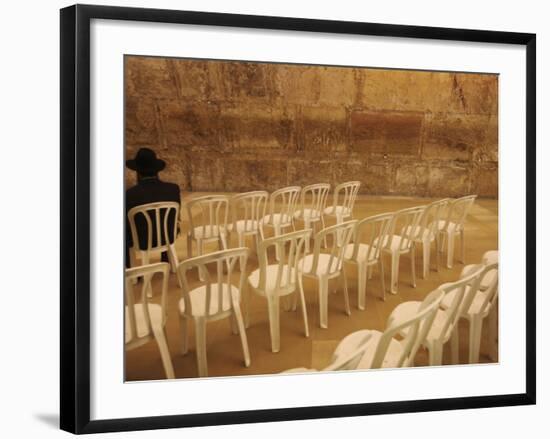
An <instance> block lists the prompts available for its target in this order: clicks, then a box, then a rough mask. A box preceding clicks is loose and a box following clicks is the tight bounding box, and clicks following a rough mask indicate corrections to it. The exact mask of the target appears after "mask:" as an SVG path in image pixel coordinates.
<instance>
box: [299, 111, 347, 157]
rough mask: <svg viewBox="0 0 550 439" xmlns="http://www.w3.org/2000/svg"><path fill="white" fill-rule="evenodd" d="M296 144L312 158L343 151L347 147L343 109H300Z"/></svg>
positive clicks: (345, 121)
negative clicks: (299, 124) (299, 123)
mask: <svg viewBox="0 0 550 439" xmlns="http://www.w3.org/2000/svg"><path fill="white" fill-rule="evenodd" d="M300 116H301V120H300V121H301V126H300V129H299V130H297V136H296V144H297V149H298V150H299V151H301V150H304V151H306V153H308V154H311V155H313V156H318V157H319V156H320V154H324V153H328V152H331V151H344V150H345V149H346V148H347V146H348V138H349V134H348V119H347V111H346V109H345V108H343V107H328V106H320V107H302V111H301V112H300Z"/></svg>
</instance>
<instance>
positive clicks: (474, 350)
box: [469, 315, 483, 364]
mask: <svg viewBox="0 0 550 439" xmlns="http://www.w3.org/2000/svg"><path fill="white" fill-rule="evenodd" d="M482 328H483V317H481V316H480V315H475V316H473V317H471V318H470V358H469V362H470V364H475V363H478V362H479V348H480V345H481V329H482Z"/></svg>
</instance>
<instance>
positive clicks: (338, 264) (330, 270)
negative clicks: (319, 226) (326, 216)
mask: <svg viewBox="0 0 550 439" xmlns="http://www.w3.org/2000/svg"><path fill="white" fill-rule="evenodd" d="M355 224H357V220H352V221H346V222H343V223H341V224H336V225H334V226H330V227H327V228H325V229H323V230H320V231H319V232H317V234H316V235H315V241H314V245H313V262H312V265H311V272H310V273H313V274H315V273H317V265H318V263H319V255H320V253H321V245H322V244H323V242H324V241H325V238H326V237H328V236H331V235H332V239H331V240H330V241H331V245H330V246H329V248H328V249H327V250H328V254H329V255H330V258H329V262H328V264H327V266H326V272H325V273H321V274H322V275H325V276H327V275H332V274H334V273H336V272H338V271H340V269H341V268H342V260H343V259H344V253H345V249H346V246H347V245H348V244H349V243H350V241H351V239H352V237H353V232H354V230H355ZM338 236H340V239H341V241H340V244H338V239H337V238H338ZM317 274H319V273H317Z"/></svg>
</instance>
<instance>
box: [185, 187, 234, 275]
mask: <svg viewBox="0 0 550 439" xmlns="http://www.w3.org/2000/svg"><path fill="white" fill-rule="evenodd" d="M185 204H186V207H187V217H188V218H189V230H188V232H187V257H188V258H192V257H193V241H195V243H196V245H197V254H198V255H199V256H200V255H202V254H203V253H204V244H208V243H211V242H216V243H217V244H218V250H225V249H227V240H228V233H229V231H228V224H227V220H228V218H229V197H227V196H225V195H205V196H202V197H195V198H192V199H190V200H189V201H187V202H186V203H185ZM199 275H200V279H201V280H204V277H203V273H199Z"/></svg>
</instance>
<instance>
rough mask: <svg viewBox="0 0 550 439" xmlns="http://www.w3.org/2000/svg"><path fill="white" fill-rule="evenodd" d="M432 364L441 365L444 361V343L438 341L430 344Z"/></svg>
mask: <svg viewBox="0 0 550 439" xmlns="http://www.w3.org/2000/svg"><path fill="white" fill-rule="evenodd" d="M429 352H430V366H441V363H442V362H443V345H442V344H441V343H440V342H439V341H436V342H434V343H432V344H431V345H430V348H429Z"/></svg>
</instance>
